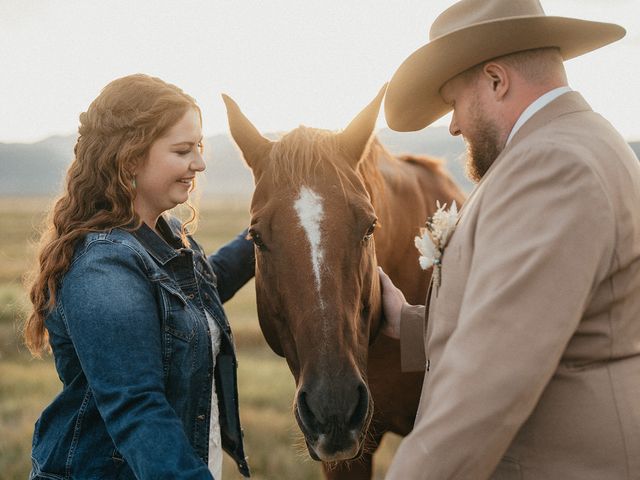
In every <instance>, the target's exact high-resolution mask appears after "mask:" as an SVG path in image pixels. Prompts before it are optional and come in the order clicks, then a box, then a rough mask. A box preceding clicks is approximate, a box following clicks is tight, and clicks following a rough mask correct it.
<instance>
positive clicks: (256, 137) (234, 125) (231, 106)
mask: <svg viewBox="0 0 640 480" xmlns="http://www.w3.org/2000/svg"><path fill="white" fill-rule="evenodd" d="M222 100H224V104H225V106H226V107H227V118H228V119H229V130H230V131H231V136H232V137H233V139H234V140H235V142H236V144H237V145H238V147H240V150H241V151H242V155H243V156H244V159H245V161H246V162H247V165H249V167H250V168H251V170H253V173H254V175H256V174H257V170H258V169H259V164H260V162H261V159H262V158H263V155H262V153H263V151H264V149H265V148H267V147H268V146H269V145H271V141H270V140H269V139H267V138H265V137H263V136H262V135H261V134H260V132H259V131H258V129H257V128H256V127H254V126H253V124H252V123H251V122H250V121H249V119H248V118H247V117H245V115H244V114H243V113H242V111H241V110H240V107H238V104H237V103H236V102H235V101H234V100H233V99H232V98H231V97H229V96H228V95H225V94H224V93H223V94H222Z"/></svg>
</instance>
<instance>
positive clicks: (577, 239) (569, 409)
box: [387, 92, 640, 480]
mask: <svg viewBox="0 0 640 480" xmlns="http://www.w3.org/2000/svg"><path fill="white" fill-rule="evenodd" d="M428 308H429V319H430V320H429V324H428V326H427V328H426V331H424V332H423V330H425V329H424V307H415V308H410V309H405V310H404V311H403V318H402V324H401V325H402V326H401V336H402V339H401V341H402V348H403V357H404V360H411V361H410V362H407V364H408V363H413V366H414V367H415V366H416V364H417V366H419V367H423V368H424V361H425V360H424V358H425V357H424V356H423V355H424V350H423V349H426V352H427V358H428V361H427V363H428V365H429V371H428V372H427V373H426V376H425V383H424V387H423V391H422V397H421V402H420V406H419V410H418V416H417V418H416V423H415V427H414V430H413V431H412V433H411V434H410V435H409V436H407V437H406V438H405V439H404V441H403V442H402V444H401V446H400V448H399V450H398V453H397V455H396V458H395V459H394V462H393V464H392V467H391V468H390V470H389V473H388V477H387V478H388V479H393V480H417V479H442V480H444V479H465V480H467V479H468V480H482V479H486V478H493V479H523V480H528V479H545V480H555V479H558V480H571V479H576V480H590V479H593V480H615V479H640V164H639V162H638V160H637V158H636V157H635V155H634V154H633V152H632V151H631V149H630V148H629V147H628V145H627V144H626V142H625V141H624V140H623V139H622V138H621V137H620V135H619V134H618V133H617V132H616V131H615V130H614V129H613V128H612V127H611V125H610V124H609V123H608V122H607V121H606V120H604V119H603V118H602V117H601V116H599V115H598V114H595V113H594V112H593V111H592V110H591V109H590V108H589V106H588V104H587V103H586V102H585V101H584V99H583V98H582V97H581V96H580V95H579V94H578V93H576V92H570V93H566V94H564V95H562V96H561V97H559V98H558V99H556V100H554V101H553V102H551V103H550V104H549V105H547V106H546V107H544V108H543V109H542V110H540V111H539V112H537V113H536V114H535V115H534V116H533V117H532V118H531V119H529V121H528V122H526V123H525V124H524V125H523V127H522V128H521V129H520V131H518V133H517V134H516V135H515V136H514V138H513V139H512V141H511V143H510V144H509V145H508V146H507V148H506V149H505V150H504V151H503V152H502V154H501V155H500V156H499V157H498V159H496V161H495V163H494V164H493V165H492V167H491V169H490V170H489V171H488V172H487V174H486V175H485V177H484V178H483V179H482V181H481V182H480V183H479V184H478V186H477V187H476V189H475V190H474V192H473V193H472V194H471V196H470V197H469V199H468V201H467V203H466V204H465V206H464V208H463V210H462V213H461V217H460V220H459V222H458V225H457V227H456V230H455V232H454V233H453V236H452V237H451V239H450V241H449V244H448V245H447V247H446V249H445V252H444V256H443V259H442V280H441V285H440V287H439V288H438V289H437V290H434V289H432V291H431V294H430V297H429V307H428ZM416 338H418V339H424V342H415V339H416ZM412 340H413V342H412Z"/></svg>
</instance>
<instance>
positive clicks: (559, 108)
mask: <svg viewBox="0 0 640 480" xmlns="http://www.w3.org/2000/svg"><path fill="white" fill-rule="evenodd" d="M587 111H591V107H590V106H589V104H588V103H587V101H586V100H585V99H584V97H583V96H582V95H580V94H579V93H578V92H576V91H571V92H567V93H565V94H563V95H560V96H559V97H558V98H556V99H555V100H553V101H552V102H551V103H549V104H548V105H546V106H544V107H543V108H542V109H540V110H539V111H537V112H536V113H535V114H534V115H533V116H532V117H531V118H530V119H529V120H528V121H527V122H525V123H524V124H523V125H522V127H520V129H519V130H518V131H517V132H516V133H515V135H514V136H513V138H512V139H511V141H510V142H509V143H508V144H507V146H506V147H505V148H504V150H503V151H502V152H500V155H498V158H496V159H495V161H494V162H493V164H492V165H491V167H489V170H487V172H486V173H485V174H484V176H483V177H482V179H481V180H480V181H479V182H478V184H477V185H476V186H475V188H474V189H473V190H472V191H471V193H470V194H469V196H468V197H467V200H466V201H465V202H464V205H463V207H462V209H461V210H460V215H461V214H462V212H463V210H465V207H466V206H467V205H469V204H470V203H471V202H470V200H471V199H472V198H473V197H475V196H477V193H478V191H479V190H481V189H482V187H483V185H484V184H485V183H486V181H487V178H489V177H490V176H491V174H492V173H493V172H494V171H495V170H496V168H497V167H498V165H499V164H500V162H501V161H502V159H503V158H504V157H505V156H507V155H508V154H509V152H510V151H511V150H512V149H513V148H515V147H516V145H518V144H519V143H520V142H522V141H523V140H524V139H526V138H527V137H528V136H529V135H531V134H532V133H533V132H535V131H536V130H538V129H540V128H542V127H543V126H545V125H546V124H548V123H549V122H551V121H553V120H555V119H556V118H559V117H562V116H564V115H569V114H572V113H577V112H587Z"/></svg>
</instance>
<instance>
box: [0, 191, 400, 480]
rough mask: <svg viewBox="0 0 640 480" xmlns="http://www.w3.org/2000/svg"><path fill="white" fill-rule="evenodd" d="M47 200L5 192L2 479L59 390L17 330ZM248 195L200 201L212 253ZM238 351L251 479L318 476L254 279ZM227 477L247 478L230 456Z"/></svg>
mask: <svg viewBox="0 0 640 480" xmlns="http://www.w3.org/2000/svg"><path fill="white" fill-rule="evenodd" d="M47 205H48V201H47V200H45V199H6V198H5V199H0V232H2V235H0V478H2V479H4V480H13V479H26V478H27V477H28V473H29V469H30V446H31V435H32V429H33V423H34V422H35V421H36V419H37V418H38V416H39V415H40V412H41V411H42V409H43V408H44V407H45V406H46V405H47V404H48V403H49V402H50V401H51V399H53V397H54V396H55V395H56V394H57V392H59V391H60V389H61V383H60V381H59V380H58V377H57V375H56V372H55V369H54V367H53V362H52V359H51V357H45V358H43V359H42V360H36V359H32V358H31V356H30V354H29V352H28V351H27V350H26V348H25V347H24V346H22V344H21V341H20V339H19V335H18V328H19V323H20V320H21V318H22V312H23V311H24V309H25V305H26V294H25V291H24V289H23V287H22V277H23V275H24V273H25V271H26V269H27V268H29V266H30V264H31V260H32V258H33V254H34V249H33V247H32V245H33V242H34V241H35V240H36V236H37V233H36V232H37V227H38V226H39V224H40V222H41V220H42V218H43V212H44V210H45V208H46V207H47ZM247 205H248V201H247V200H243V199H228V200H225V201H224V202H215V203H213V202H209V203H203V204H202V205H201V208H200V210H201V218H200V222H199V227H198V232H197V233H196V238H197V239H198V240H199V241H200V243H201V244H202V245H203V246H204V247H205V249H206V250H207V252H212V251H214V250H215V249H216V248H218V247H219V246H221V245H222V244H223V243H225V242H226V241H227V240H229V239H231V238H232V237H233V235H235V234H236V233H237V232H239V231H241V230H242V229H243V228H244V227H245V226H246V225H247V224H248V220H249V217H248V213H247V212H248V206H247ZM225 310H226V311H227V314H228V317H229V319H230V321H231V325H232V328H233V330H234V335H235V339H236V342H237V349H238V355H239V383H240V385H239V389H240V416H241V418H242V423H243V427H244V431H245V441H246V450H247V455H248V456H249V464H250V466H251V469H252V478H255V479H258V480H261V479H283V480H289V479H291V480H313V479H320V478H322V475H321V473H320V468H319V464H318V463H316V462H313V461H312V460H310V459H309V457H308V454H307V452H306V448H305V447H304V443H303V441H302V436H301V434H300V432H299V430H298V427H297V425H296V424H295V421H294V419H293V414H292V412H291V403H292V399H293V393H294V390H295V385H294V382H293V377H292V376H291V374H290V373H289V370H288V368H287V366H286V364H285V362H284V360H283V359H281V358H280V357H277V356H276V355H275V354H274V353H272V352H271V350H270V349H269V347H268V346H267V345H266V343H265V342H264V340H263V338H262V334H261V333H260V329H259V326H258V320H257V316H256V308H255V296H254V289H253V282H250V283H249V284H247V285H246V286H245V287H244V288H243V289H242V290H241V291H240V292H238V294H237V295H236V296H235V297H234V298H233V299H232V300H231V301H229V302H228V303H227V304H226V305H225ZM398 443H399V439H398V438H397V437H395V436H387V438H386V439H385V441H384V442H383V445H382V447H381V448H380V450H379V451H378V453H377V456H376V470H375V478H376V479H382V478H383V477H384V473H385V471H386V469H387V466H388V465H389V462H390V460H391V457H392V455H393V452H394V451H395V448H396V447H397V445H398ZM224 478H225V480H236V479H241V478H243V477H242V476H241V475H240V474H239V473H238V472H237V470H236V468H235V465H234V464H233V462H231V461H229V459H228V458H225V465H224Z"/></svg>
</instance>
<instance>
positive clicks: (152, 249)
mask: <svg viewBox="0 0 640 480" xmlns="http://www.w3.org/2000/svg"><path fill="white" fill-rule="evenodd" d="M157 226H158V230H160V233H162V237H160V236H159V235H158V234H157V233H156V232H154V231H153V229H151V227H149V226H148V225H147V224H146V223H142V225H141V226H140V228H138V229H137V230H135V231H133V235H134V236H135V237H136V239H138V241H139V242H140V243H141V244H142V246H143V247H144V248H145V249H146V250H147V251H148V252H149V253H150V254H151V256H152V257H154V258H155V259H156V260H157V261H158V262H160V263H161V264H162V265H164V264H166V263H167V262H168V261H169V260H172V259H173V258H175V257H177V256H179V255H180V251H181V250H182V249H183V248H184V245H183V244H182V240H181V239H180V236H179V235H178V233H177V232H178V230H177V229H179V225H178V222H177V220H174V219H170V220H169V221H167V220H166V219H165V217H164V216H162V215H161V216H160V217H159V218H158V223H157Z"/></svg>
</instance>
